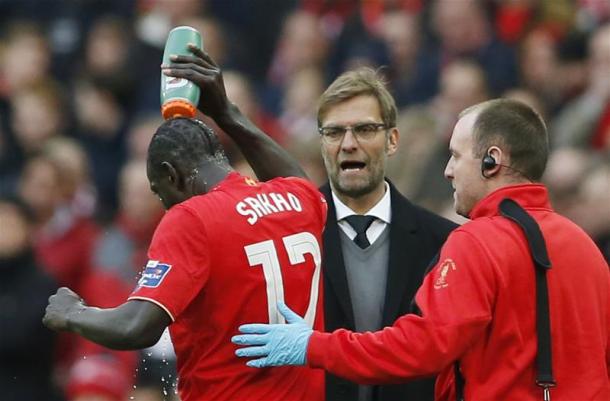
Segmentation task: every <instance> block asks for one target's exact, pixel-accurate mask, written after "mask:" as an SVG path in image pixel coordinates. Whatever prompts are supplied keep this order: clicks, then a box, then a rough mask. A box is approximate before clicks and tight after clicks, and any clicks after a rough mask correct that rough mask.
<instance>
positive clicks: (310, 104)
mask: <svg viewBox="0 0 610 401" xmlns="http://www.w3.org/2000/svg"><path fill="white" fill-rule="evenodd" d="M324 89H325V85H324V78H323V76H322V73H321V72H320V70H319V69H318V68H315V67H309V68H303V69H301V70H300V71H298V72H296V73H295V74H294V75H292V77H291V78H290V79H289V80H288V82H287V84H286V91H285V93H284V101H283V102H282V112H281V114H280V122H281V124H282V127H283V129H284V130H285V131H286V133H287V134H288V136H290V137H293V138H297V137H298V138H313V137H317V136H318V132H317V131H318V121H317V116H316V111H317V103H318V99H319V98H320V95H322V92H324Z"/></svg>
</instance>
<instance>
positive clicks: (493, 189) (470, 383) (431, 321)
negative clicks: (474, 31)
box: [233, 99, 610, 401]
mask: <svg viewBox="0 0 610 401" xmlns="http://www.w3.org/2000/svg"><path fill="white" fill-rule="evenodd" d="M450 151H451V158H450V160H449V162H448V164H447V167H446V170H445V176H446V177H447V178H448V179H449V180H450V181H451V183H452V186H453V188H454V189H455V192H454V203H455V209H456V211H457V212H458V213H459V214H461V215H463V216H467V217H469V218H470V219H471V220H472V221H471V222H469V223H467V224H465V225H463V226H461V227H460V228H458V229H457V230H455V231H454V232H453V233H452V234H451V235H450V236H449V238H448V240H447V242H446V243H445V245H444V246H443V248H442V250H441V255H440V258H439V262H438V263H437V265H436V266H435V267H434V268H433V270H432V271H431V272H430V273H429V274H428V275H427V276H426V278H425V280H424V283H423V285H422V286H421V288H420V289H419V290H418V292H417V295H416V298H415V300H416V303H417V306H418V309H419V314H408V315H405V316H403V317H401V318H400V319H399V320H397V321H396V323H395V324H394V326H392V327H390V328H386V329H384V330H382V331H378V332H375V333H372V332H367V333H353V332H349V331H347V330H337V331H335V332H333V333H320V332H312V331H311V329H309V328H307V327H306V326H305V325H304V324H303V323H302V321H301V319H300V317H298V316H297V315H296V314H294V313H292V312H291V311H290V310H289V309H288V308H287V307H285V306H284V305H280V309H281V311H282V313H283V314H284V316H285V317H286V318H287V321H288V322H289V323H290V324H288V325H257V324H253V325H245V326H242V327H241V328H240V330H241V331H242V332H243V333H249V334H243V335H240V336H236V337H234V339H233V342H235V343H237V344H246V345H251V346H252V347H249V348H245V349H239V350H237V355H238V356H245V357H262V358H259V359H255V360H252V361H249V362H248V365H250V366H255V367H264V366H276V365H303V364H307V365H309V366H310V367H317V368H323V369H326V370H327V371H330V372H332V373H334V374H337V375H339V376H343V377H346V378H348V379H350V380H355V381H359V382H361V383H397V382H402V381H405V380H409V379H412V378H416V377H420V376H424V375H429V374H433V373H437V372H440V373H441V375H440V376H439V378H438V379H437V384H436V390H435V393H436V394H435V397H436V399H437V400H450V399H456V398H455V392H461V393H463V395H464V399H465V400H468V401H471V400H542V399H543V390H541V388H540V387H539V386H537V385H536V382H535V378H536V377H537V374H538V373H539V371H538V370H537V364H536V358H537V353H539V352H540V349H539V347H538V345H537V340H538V338H539V336H540V335H541V334H542V333H540V332H539V331H541V330H540V329H539V328H537V327H540V325H539V322H538V323H537V321H536V310H537V301H536V286H537V283H536V281H537V280H536V278H535V276H536V274H535V270H534V269H535V268H534V262H533V258H532V253H530V250H529V247H528V239H527V237H526V235H525V234H524V231H523V230H522V229H521V227H520V226H519V225H518V224H516V223H515V222H513V221H511V220H510V219H508V218H505V217H503V216H502V215H501V212H500V210H499V209H500V208H501V206H499V205H501V204H504V203H505V202H503V201H504V200H505V199H507V198H508V199H512V200H513V201H514V202H516V205H518V207H519V206H520V207H521V208H522V210H524V211H525V213H526V214H527V215H529V216H530V218H533V222H534V224H535V225H536V226H538V227H539V229H540V231H541V233H542V236H543V237H544V241H541V242H542V243H544V242H545V243H546V250H547V252H548V259H550V263H551V268H550V269H548V272H547V273H546V279H547V284H548V303H549V311H550V312H549V314H548V318H549V319H548V320H549V321H550V338H551V342H550V344H552V346H551V355H552V362H551V364H550V368H551V370H552V371H550V372H549V373H552V375H551V376H550V377H551V379H552V381H554V382H555V383H556V387H555V388H551V389H550V394H551V395H552V399H553V400H582V401H584V400H600V401H601V400H608V399H610V384H609V381H608V371H609V364H610V329H609V325H610V273H609V270H608V265H607V263H606V262H605V261H604V259H603V257H602V255H601V254H600V252H599V250H598V249H597V247H596V246H595V244H594V243H593V241H592V240H591V239H590V238H589V237H588V236H587V235H586V234H585V233H584V232H583V231H582V230H581V229H580V228H579V227H577V226H576V225H575V224H573V223H572V222H570V221H569V220H567V219H566V218H564V217H562V216H560V215H558V214H557V213H555V212H554V211H553V209H552V208H551V205H550V203H549V199H548V193H547V190H546V188H545V187H544V186H543V185H542V184H540V183H538V181H539V179H540V177H541V176H542V173H543V171H544V168H545V165H546V160H547V156H548V136H547V132H546V127H545V125H544V123H543V121H542V119H541V118H540V116H539V115H538V114H537V113H535V112H534V111H533V110H532V109H530V108H529V107H527V106H525V105H523V104H521V103H519V102H516V101H511V100H503V99H502V100H492V101H488V102H484V103H481V104H478V105H476V106H473V107H471V108H469V109H467V110H465V111H464V112H462V114H461V115H460V119H459V121H458V122H457V124H456V126H455V129H454V131H453V135H452V138H451V142H450ZM534 248H535V247H534ZM537 264H538V263H537ZM543 317H544V316H543ZM542 331H543V330H542ZM543 359H545V358H543ZM547 360H548V358H547ZM454 362H459V368H456V365H455V364H454ZM456 372H457V376H458V378H459V377H462V378H463V379H464V381H462V380H459V381H458V384H459V386H456ZM545 395H546V396H547V397H548V395H549V394H545Z"/></svg>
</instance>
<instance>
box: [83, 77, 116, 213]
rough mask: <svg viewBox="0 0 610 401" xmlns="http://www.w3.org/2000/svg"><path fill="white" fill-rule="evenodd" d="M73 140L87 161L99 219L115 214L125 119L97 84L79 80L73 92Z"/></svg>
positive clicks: (113, 96)
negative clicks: (78, 145)
mask: <svg viewBox="0 0 610 401" xmlns="http://www.w3.org/2000/svg"><path fill="white" fill-rule="evenodd" d="M74 106H75V111H76V122H77V136H78V138H79V140H80V141H81V143H82V144H83V146H84V148H85V151H86V152H87V154H88V157H89V160H90V161H91V168H92V175H93V181H94V183H95V186H96V188H97V190H98V196H99V200H100V209H101V210H99V212H100V214H101V216H102V217H103V218H108V217H109V216H112V214H113V213H114V211H115V210H116V204H117V199H116V196H117V194H116V185H117V179H118V175H119V171H120V169H121V165H122V164H123V162H124V160H125V138H124V136H125V135H124V131H125V129H126V123H127V121H126V115H125V111H124V110H123V108H122V107H121V105H120V103H119V101H118V99H117V97H116V96H115V95H114V94H113V93H112V92H111V91H110V90H108V89H106V87H104V86H103V85H102V84H101V83H100V82H97V81H93V80H86V79H83V80H80V81H78V82H77V83H76V86H75V88H74Z"/></svg>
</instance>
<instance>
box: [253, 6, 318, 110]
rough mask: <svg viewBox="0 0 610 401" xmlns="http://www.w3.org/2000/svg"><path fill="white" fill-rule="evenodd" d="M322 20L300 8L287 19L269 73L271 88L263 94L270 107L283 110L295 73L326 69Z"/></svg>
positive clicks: (270, 108) (269, 86) (269, 108)
mask: <svg viewBox="0 0 610 401" xmlns="http://www.w3.org/2000/svg"><path fill="white" fill-rule="evenodd" d="M321 28H322V27H321V24H320V21H319V20H318V19H317V18H316V17H315V16H314V15H313V14H310V13H308V12H306V11H301V10H297V11H294V12H293V13H292V14H290V15H289V16H288V17H287V18H286V20H285V21H284V25H283V27H282V33H281V35H280V38H279V42H278V44H277V46H276V50H275V54H274V56H273V59H272V61H271V65H270V67H269V72H268V88H267V93H265V94H264V96H265V98H264V101H265V104H266V107H267V109H268V110H271V112H276V114H278V113H277V111H278V110H279V109H280V103H281V100H280V99H281V97H282V94H283V90H284V89H285V86H286V85H287V84H288V82H290V80H291V79H292V78H293V77H294V75H295V74H296V73H298V72H299V71H301V70H302V69H305V68H311V67H313V68H318V69H321V68H323V66H324V64H325V63H326V57H327V52H328V49H329V42H328V40H327V38H326V37H325V35H324V33H323V31H322V30H321Z"/></svg>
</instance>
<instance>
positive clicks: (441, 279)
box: [434, 259, 456, 290]
mask: <svg viewBox="0 0 610 401" xmlns="http://www.w3.org/2000/svg"><path fill="white" fill-rule="evenodd" d="M455 269H456V267H455V262H454V261H453V260H451V259H445V260H444V261H443V263H441V264H440V266H439V268H438V271H439V275H438V278H437V279H436V281H435V282H434V289H435V290H440V289H441V288H446V287H449V282H448V281H447V276H448V274H449V272H450V271H452V270H455Z"/></svg>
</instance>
